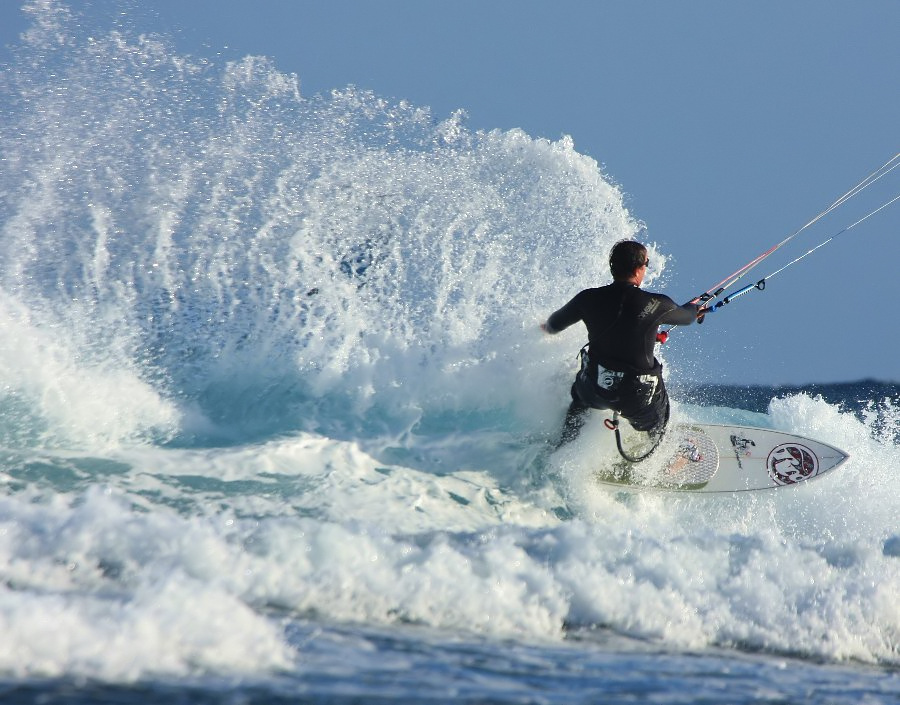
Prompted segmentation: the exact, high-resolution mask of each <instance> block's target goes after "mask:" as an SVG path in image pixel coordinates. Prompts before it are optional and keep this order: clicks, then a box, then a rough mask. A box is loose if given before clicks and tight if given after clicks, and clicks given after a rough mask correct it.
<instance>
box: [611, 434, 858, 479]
mask: <svg viewBox="0 0 900 705" xmlns="http://www.w3.org/2000/svg"><path fill="white" fill-rule="evenodd" d="M625 442H626V444H627V442H628V441H627V439H626V441H625ZM614 452H615V451H614ZM849 457H850V456H849V455H848V454H847V453H845V452H844V451H842V450H840V449H838V448H835V447H834V446H831V445H829V444H827V443H823V442H821V441H816V440H813V439H811V438H804V437H803V436H795V435H793V434H790V433H784V432H782V431H774V430H771V429H766V428H753V427H750V426H725V425H714V424H673V426H672V427H671V428H670V429H669V430H668V431H667V432H666V434H665V436H664V438H663V441H662V443H660V446H659V448H658V449H657V450H656V451H655V452H654V453H653V455H651V456H650V457H649V458H647V459H646V460H644V461H643V462H640V463H628V462H625V461H623V460H622V459H621V457H618V458H617V459H613V460H611V461H610V463H607V464H605V465H604V466H603V467H602V468H601V469H600V470H599V471H598V472H597V475H596V477H597V481H598V482H600V483H602V484H607V485H614V486H617V487H620V488H622V487H624V488H633V489H644V488H646V489H665V490H676V491H690V492H745V491H751V490H770V489H777V488H780V487H791V486H796V485H800V484H803V483H806V482H809V481H810V480H814V479H816V478H819V477H822V476H823V475H825V474H826V473H829V472H831V471H832V470H834V469H835V468H837V467H839V466H840V465H841V464H842V463H843V462H844V461H845V460H847V458H849Z"/></svg>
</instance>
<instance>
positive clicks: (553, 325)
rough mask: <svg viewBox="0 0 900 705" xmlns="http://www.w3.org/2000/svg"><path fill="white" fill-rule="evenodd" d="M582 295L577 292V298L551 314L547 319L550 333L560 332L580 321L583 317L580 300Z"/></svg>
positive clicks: (547, 329) (547, 328) (547, 327)
mask: <svg viewBox="0 0 900 705" xmlns="http://www.w3.org/2000/svg"><path fill="white" fill-rule="evenodd" d="M580 297H581V294H577V295H576V296H575V298H573V299H572V300H571V301H569V303H567V304H566V305H565V306H563V307H562V308H561V309H559V310H558V311H554V312H553V313H551V314H550V318H548V319H547V324H546V328H545V330H546V331H547V332H548V333H559V332H560V331H564V330H565V329H566V328H568V327H569V326H571V325H573V324H575V323H578V321H580V320H581V319H582V313H581V305H580V302H579V299H580Z"/></svg>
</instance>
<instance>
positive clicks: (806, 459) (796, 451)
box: [766, 443, 819, 485]
mask: <svg viewBox="0 0 900 705" xmlns="http://www.w3.org/2000/svg"><path fill="white" fill-rule="evenodd" d="M766 466H767V467H768V470H769V477H771V478H772V480H773V481H774V482H776V483H777V484H779V485H793V484H796V483H797V482H803V480H808V479H810V478H811V477H815V476H816V475H817V474H818V472H819V458H818V456H816V454H815V453H814V452H813V451H812V450H810V449H809V448H807V447H806V446H805V445H801V444H800V443H782V444H781V445H777V446H775V447H774V448H773V449H772V450H771V451H770V452H769V457H768V458H767V459H766Z"/></svg>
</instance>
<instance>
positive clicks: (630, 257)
mask: <svg viewBox="0 0 900 705" xmlns="http://www.w3.org/2000/svg"><path fill="white" fill-rule="evenodd" d="M647 264H648V260H647V248H646V247H644V246H643V245H642V244H641V243H639V242H636V241H634V240H620V241H619V242H617V243H616V244H615V245H613V248H612V252H610V253H609V271H610V272H612V275H613V279H615V280H625V279H631V278H632V277H633V276H634V275H635V274H636V273H637V271H638V270H639V269H641V268H642V267H646V266H647ZM641 279H643V277H641Z"/></svg>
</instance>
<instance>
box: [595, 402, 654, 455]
mask: <svg viewBox="0 0 900 705" xmlns="http://www.w3.org/2000/svg"><path fill="white" fill-rule="evenodd" d="M603 425H604V426H606V427H607V428H608V429H609V430H610V431H615V433H616V447H617V448H618V449H619V455H621V456H622V457H623V458H625V460H627V461H628V462H629V463H639V462H641V461H642V460H646V459H647V458H649V457H650V456H651V455H653V453H654V451H656V449H657V448H659V444H660V443H662V439H663V436H665V434H666V430H665V427H663V430H662V431H660V433H659V437H658V438H657V439H656V443H654V444H653V447H652V448H651V449H650V450H648V451H647V452H646V453H644V454H643V455H639V456H636V457H635V456H632V455H629V454H628V453H627V452H626V451H625V449H624V448H623V447H622V434H621V432H620V431H619V412H618V411H614V412H613V417H612V418H611V419H604V420H603Z"/></svg>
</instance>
